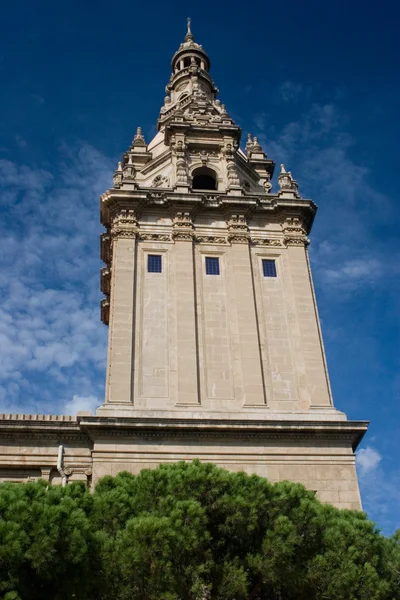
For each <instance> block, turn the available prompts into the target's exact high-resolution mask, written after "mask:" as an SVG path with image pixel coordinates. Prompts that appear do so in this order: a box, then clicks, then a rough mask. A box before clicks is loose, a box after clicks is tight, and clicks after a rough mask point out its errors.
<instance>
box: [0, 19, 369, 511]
mask: <svg viewBox="0 0 400 600" xmlns="http://www.w3.org/2000/svg"><path fill="white" fill-rule="evenodd" d="M209 71H210V59H209V57H208V55H207V54H206V53H205V51H204V50H203V48H202V47H201V46H200V45H199V44H197V43H196V42H195V40H194V37H193V35H192V32H191V30H190V23H189V26H188V31H187V34H186V36H185V40H184V42H183V43H182V44H181V45H180V47H179V49H178V51H177V52H176V53H175V54H174V56H173V58H172V75H171V77H170V80H169V83H168V85H167V88H166V91H167V95H166V97H165V101H164V106H163V107H162V108H161V112H160V116H159V119H158V133H157V135H156V136H155V138H154V139H153V140H152V141H151V142H150V143H149V144H146V142H145V140H144V137H143V134H142V131H141V129H140V128H138V130H137V133H136V135H135V137H134V139H133V141H132V144H131V146H130V148H129V150H128V151H127V152H126V153H125V154H124V156H123V159H122V161H121V162H120V163H119V165H118V168H117V170H116V172H115V174H114V180H113V187H112V188H111V189H109V190H108V191H107V192H106V193H105V194H103V196H102V197H101V219H102V223H103V225H104V226H105V229H106V231H105V233H103V235H102V237H101V257H102V259H103V261H104V262H105V263H106V265H107V266H106V267H105V268H104V269H103V270H102V272H101V286H102V290H103V292H104V294H105V296H106V298H105V299H104V300H103V301H102V308H101V313H102V319H103V321H104V322H105V323H106V324H108V325H109V343H108V361H107V375H106V395H105V402H104V404H103V405H102V406H101V407H100V408H99V409H98V411H97V414H96V415H95V416H91V415H88V414H86V415H85V414H78V416H77V417H69V416H59V415H53V416H51V415H12V414H11V415H0V481H2V480H7V481H27V480H29V479H32V478H38V477H44V478H46V479H48V480H49V481H51V482H59V483H62V484H63V485H66V484H67V483H68V482H69V481H74V480H83V481H86V482H87V483H88V485H92V484H93V483H95V482H96V481H97V480H98V479H99V477H101V476H103V475H106V474H112V475H115V474H116V473H117V472H118V471H121V470H128V471H131V472H133V473H137V472H139V471H140V470H141V469H143V468H147V467H155V466H157V465H158V464H160V463H165V462H175V461H178V460H192V459H194V458H200V459H201V460H203V461H209V462H215V463H216V464H218V465H220V466H223V467H226V468H228V469H231V470H244V471H246V472H248V473H257V474H259V475H262V476H265V477H267V478H268V479H270V480H271V481H277V480H282V479H289V480H292V481H299V482H301V483H303V484H304V485H306V486H307V487H308V488H309V489H311V490H315V491H316V492H317V493H318V495H319V497H320V499H321V500H323V501H326V502H331V503H333V504H335V505H336V506H339V507H343V508H355V509H357V508H360V506H361V504H360V495H359V491H358V483H357V476H356V471H355V459H354V450H355V448H356V447H357V445H358V443H359V442H360V440H361V438H362V436H363V435H364V433H365V431H366V429H367V423H366V422H363V421H352V422H350V421H348V420H347V419H346V416H345V415H344V414H343V413H341V412H339V411H337V410H336V409H335V408H334V406H333V403H332V397H331V392H330V388H329V381H328V375H327V370H326V364H325V356H324V350H323V345H322V339H321V331H320V326H319V319H318V314H317V308H316V303H315V296H314V291H313V285H312V280H311V274H310V266H309V262H308V256H307V244H308V237H307V236H308V234H309V232H310V229H311V226H312V222H313V219H314V216H315V212H316V206H315V204H314V203H313V202H312V201H311V200H306V199H303V198H301V196H300V194H299V191H298V186H297V183H296V181H295V180H294V179H293V177H292V175H291V173H290V172H286V170H285V168H284V166H283V165H281V170H280V174H279V175H278V177H277V183H278V189H277V191H273V189H272V184H271V179H272V176H273V174H274V167H275V165H274V163H273V161H272V160H271V159H269V158H268V157H267V156H266V154H265V152H263V150H262V148H261V146H260V144H259V143H258V141H257V138H252V137H251V136H249V137H248V139H247V142H246V145H245V148H244V151H242V150H241V149H240V137H241V131H240V128H239V127H238V126H237V125H236V124H235V123H234V121H233V120H232V118H231V117H230V116H229V114H228V112H227V110H226V108H225V106H224V105H223V104H221V102H220V101H219V100H218V99H217V95H218V90H217V88H216V87H215V84H214V82H213V80H212V78H211V76H210V73H209Z"/></svg>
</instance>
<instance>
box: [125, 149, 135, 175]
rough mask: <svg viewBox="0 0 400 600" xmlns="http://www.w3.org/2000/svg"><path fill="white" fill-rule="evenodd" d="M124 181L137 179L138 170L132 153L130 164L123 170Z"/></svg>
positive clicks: (129, 155)
mask: <svg viewBox="0 0 400 600" xmlns="http://www.w3.org/2000/svg"><path fill="white" fill-rule="evenodd" d="M122 171H123V174H122V177H123V179H124V180H125V179H135V175H136V170H135V167H134V164H133V156H132V154H131V153H129V154H128V162H127V163H126V164H125V165H124V168H123V170H122Z"/></svg>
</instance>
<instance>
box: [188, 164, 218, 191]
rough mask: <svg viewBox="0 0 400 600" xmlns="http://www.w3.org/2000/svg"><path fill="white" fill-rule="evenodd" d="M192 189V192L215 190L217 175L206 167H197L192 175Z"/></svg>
mask: <svg viewBox="0 0 400 600" xmlns="http://www.w3.org/2000/svg"><path fill="white" fill-rule="evenodd" d="M192 178H193V182H192V189H193V190H216V189H217V174H216V172H215V171H213V170H212V169H209V168H208V167H198V168H197V169H195V170H194V171H193V173H192Z"/></svg>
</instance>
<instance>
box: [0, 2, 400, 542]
mask: <svg viewBox="0 0 400 600" xmlns="http://www.w3.org/2000/svg"><path fill="white" fill-rule="evenodd" d="M249 6H251V10H248V7H249ZM2 8H3V10H2V19H1V22H0V39H1V40H2V43H1V48H0V78H1V82H2V92H1V94H0V114H1V117H2V118H1V119H0V189H1V195H0V202H1V210H2V213H1V214H2V219H1V222H0V236H1V237H0V260H1V270H0V288H1V298H2V303H1V306H0V412H40V413H49V412H50V413H57V412H69V413H71V412H75V411H76V410H80V409H82V408H88V407H90V408H93V407H95V406H96V405H97V404H99V403H101V400H102V397H103V385H104V369H105V351H106V336H107V330H106V328H105V327H104V326H103V325H102V323H101V322H100V319H99V300H100V297H101V295H100V291H99V268H100V266H101V265H100V261H99V239H98V236H99V234H100V232H101V227H100V224H99V205H98V197H99V194H100V193H102V192H103V191H104V190H105V189H106V188H108V187H109V186H110V184H111V176H112V172H113V170H114V168H115V166H116V163H117V160H119V157H120V155H121V154H122V152H123V151H125V150H126V148H127V147H128V145H129V143H130V141H131V139H132V137H133V134H134V132H135V130H136V127H137V126H138V125H141V126H142V127H143V130H144V133H145V135H146V138H147V140H149V139H150V138H151V137H152V136H153V135H154V133H155V123H156V119H157V116H158V112H159V109H160V106H161V105H162V103H163V97H164V86H165V84H166V83H167V81H168V78H169V75H170V59H171V56H172V54H173V53H174V52H175V50H176V49H177V47H178V45H179V43H180V42H181V41H182V39H183V36H184V33H185V19H186V17H187V16H191V17H192V21H193V32H194V34H195V37H196V39H197V40H198V41H199V42H200V43H202V44H203V46H204V47H205V49H206V50H207V52H208V53H209V55H210V57H211V62H212V68H211V73H212V75H213V77H214V80H215V82H216V84H217V86H218V87H219V89H220V99H221V101H222V102H223V103H225V104H226V105H227V109H228V111H229V113H230V114H231V116H232V117H233V118H234V119H235V120H236V122H237V123H238V124H239V125H240V126H241V127H242V128H243V133H244V134H246V133H247V132H251V133H252V134H253V135H258V137H259V139H260V141H261V142H262V144H263V146H264V149H265V150H266V151H267V153H268V155H269V156H270V157H271V158H272V159H274V160H275V161H276V163H277V164H279V163H281V162H282V161H283V162H284V163H285V165H286V167H287V168H288V169H290V170H291V171H292V172H293V175H294V176H295V177H296V179H297V180H298V182H299V186H300V192H301V194H302V195H303V197H311V198H312V199H313V200H314V201H315V202H316V203H317V204H318V206H319V211H318V214H317V218H316V221H315V225H314V229H313V232H312V235H311V239H312V244H311V249H310V253H311V260H312V267H313V274H314V280H315V285H316V292H317V299H318V304H319V311H320V316H321V321H322V327H323V334H324V341H325V346H326V352H327V358H328V367H329V372H330V377H331V383H332V388H333V394H334V400H335V404H336V406H337V408H339V409H340V410H343V411H345V412H346V413H347V415H348V416H349V418H352V419H367V420H370V421H371V425H370V430H369V433H368V434H367V436H366V438H365V440H364V442H363V444H362V447H361V449H360V451H359V454H358V469H359V475H360V484H361V490H362V496H363V502H364V507H365V509H366V510H367V511H368V513H369V515H370V517H371V518H372V519H374V520H375V521H376V522H377V523H378V525H379V526H380V527H382V528H383V530H384V531H385V532H386V533H391V532H393V531H394V530H395V529H397V528H400V508H399V505H400V502H399V501H400V466H399V452H400V441H399V440H400V426H399V417H400V408H399V407H400V402H399V401H400V369H399V367H400V352H399V346H400V331H399V316H398V315H399V309H400V286H399V275H400V266H399V265H400V250H399V243H398V237H399V236H398V222H399V217H400V208H399V201H398V171H399V168H398V162H397V161H398V139H399V137H400V135H399V134H400V131H399V129H400V127H399V119H398V107H399V106H400V80H399V75H398V63H397V58H398V56H399V47H398V45H399V44H398V41H397V39H398V26H397V22H398V17H399V12H400V9H399V8H398V4H396V3H394V2H385V1H383V2H380V3H379V5H376V4H374V5H371V6H368V3H366V2H361V1H352V2H344V1H342V2H330V1H328V2H324V3H321V2H307V1H306V2H303V3H298V2H294V1H292V0H287V1H286V2H284V3H270V2H260V1H258V0H257V1H253V2H252V3H251V4H248V3H243V4H242V3H239V2H231V3H229V5H225V4H223V3H214V4H213V5H210V4H204V3H193V4H191V3H188V2H173V1H172V2H170V3H161V2H159V1H155V2H152V3H148V4H144V3H132V2H130V3H128V2H125V1H120V2H118V3H110V2H104V1H101V0H99V1H98V2H96V3H94V2H76V1H70V2H68V3H64V4H60V3H54V2H49V1H48V0H41V2H40V3H32V2H30V3H28V2H22V3H16V4H14V5H12V3H7V4H5V5H4V7H2ZM243 137H244V138H245V135H244V136H243ZM274 185H275V187H276V178H275V181H274Z"/></svg>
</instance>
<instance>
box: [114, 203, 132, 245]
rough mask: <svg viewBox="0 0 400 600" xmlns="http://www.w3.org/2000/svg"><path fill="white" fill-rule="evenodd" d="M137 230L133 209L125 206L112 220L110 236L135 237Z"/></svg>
mask: <svg viewBox="0 0 400 600" xmlns="http://www.w3.org/2000/svg"><path fill="white" fill-rule="evenodd" d="M137 232H138V222H137V219H136V215H135V211H134V210H132V209H126V208H123V209H121V210H120V211H119V212H118V213H117V214H116V215H115V216H114V218H113V220H112V225H111V235H112V237H122V238H135V237H136V234H137Z"/></svg>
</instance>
